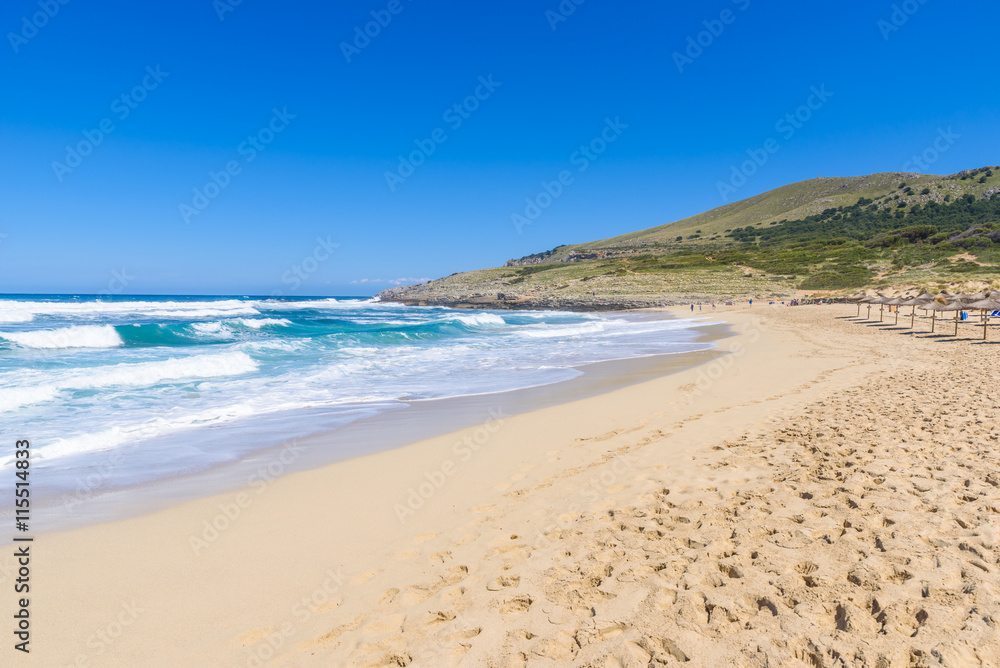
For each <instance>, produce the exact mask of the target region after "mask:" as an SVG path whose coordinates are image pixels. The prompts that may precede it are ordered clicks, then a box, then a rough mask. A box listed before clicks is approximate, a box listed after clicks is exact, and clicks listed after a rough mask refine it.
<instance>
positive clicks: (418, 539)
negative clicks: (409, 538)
mask: <svg viewBox="0 0 1000 668" xmlns="http://www.w3.org/2000/svg"><path fill="white" fill-rule="evenodd" d="M440 535H441V534H439V533H437V532H434V531H432V532H430V533H422V534H420V535H419V536H414V538H413V542H414V543H426V542H427V541H429V540H432V539H434V538H437V537H438V536H440Z"/></svg>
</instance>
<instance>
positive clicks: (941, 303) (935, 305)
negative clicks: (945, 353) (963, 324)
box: [920, 296, 963, 336]
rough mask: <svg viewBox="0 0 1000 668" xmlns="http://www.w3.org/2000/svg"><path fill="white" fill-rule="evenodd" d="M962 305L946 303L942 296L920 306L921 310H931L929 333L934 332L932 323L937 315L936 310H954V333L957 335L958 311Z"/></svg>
mask: <svg viewBox="0 0 1000 668" xmlns="http://www.w3.org/2000/svg"><path fill="white" fill-rule="evenodd" d="M962 308H963V306H962V305H961V304H956V303H950V304H949V303H948V301H947V300H946V299H944V298H943V297H940V296H938V297H935V298H934V301H932V302H928V303H926V304H924V305H923V306H921V307H920V310H922V311H931V333H932V334H933V333H934V323H935V316H937V313H938V311H942V312H943V311H955V335H956V336H957V335H958V312H959V311H961V310H962Z"/></svg>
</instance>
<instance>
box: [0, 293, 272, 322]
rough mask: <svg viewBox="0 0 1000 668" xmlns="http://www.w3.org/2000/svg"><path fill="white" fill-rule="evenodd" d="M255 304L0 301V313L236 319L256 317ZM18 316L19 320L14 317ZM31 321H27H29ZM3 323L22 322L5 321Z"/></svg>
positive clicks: (223, 301) (227, 302)
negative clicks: (239, 317)
mask: <svg viewBox="0 0 1000 668" xmlns="http://www.w3.org/2000/svg"><path fill="white" fill-rule="evenodd" d="M254 304H255V302H244V301H240V300H237V299H223V300H219V301H198V302H196V301H192V302H183V301H163V302H160V301H85V302H56V301H53V302H39V301H9V300H4V301H0V314H3V313H6V312H8V311H12V312H13V313H15V315H16V314H26V315H28V316H32V317H34V316H36V315H48V316H71V317H93V316H101V315H105V316H106V315H133V314H134V315H146V316H151V317H164V318H204V317H212V316H220V317H238V316H248V315H259V314H260V311H258V310H257V309H256V308H255V307H254ZM18 317H23V315H22V316H18ZM30 319H31V318H28V320H30ZM7 322H26V320H18V321H13V320H8V321H7Z"/></svg>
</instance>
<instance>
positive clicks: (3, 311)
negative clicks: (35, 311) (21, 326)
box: [0, 306, 35, 322]
mask: <svg viewBox="0 0 1000 668" xmlns="http://www.w3.org/2000/svg"><path fill="white" fill-rule="evenodd" d="M34 319H35V316H34V315H32V314H31V313H30V312H28V311H24V310H22V309H19V308H11V307H9V306H0V322H31V321H32V320H34Z"/></svg>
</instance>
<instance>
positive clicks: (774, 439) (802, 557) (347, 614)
mask: <svg viewBox="0 0 1000 668" xmlns="http://www.w3.org/2000/svg"><path fill="white" fill-rule="evenodd" d="M852 315H853V308H852V307H844V306H839V307H803V308H794V309H792V308H788V309H778V308H775V309H769V308H766V307H765V308H760V309H754V311H753V312H750V310H749V309H746V308H744V309H739V310H737V309H734V310H731V311H729V312H724V313H716V314H714V317H716V318H719V319H725V320H726V321H727V322H728V323H729V324H730V326H731V327H732V328H733V334H732V336H730V337H728V338H726V339H723V340H721V341H720V347H721V348H724V349H725V350H727V351H728V352H729V353H730V354H729V355H723V356H720V357H717V358H716V359H713V360H712V361H709V362H706V363H705V364H702V365H699V366H695V367H692V368H688V369H685V370H682V371H678V372H677V373H675V374H671V375H667V376H660V377H656V378H652V379H648V380H644V381H642V382H639V383H635V384H632V385H629V386H626V387H621V388H618V389H615V390H612V391H610V392H607V393H604V394H600V395H596V396H591V397H587V398H582V399H578V400H575V401H569V402H566V403H561V404H557V405H553V406H549V407H545V408H541V409H539V410H535V411H532V412H528V413H525V414H521V415H517V416H513V417H509V418H502V422H501V421H499V420H494V421H492V422H491V421H489V420H487V421H484V422H482V423H481V424H480V425H478V426H476V427H473V428H467V429H462V430H460V431H458V432H455V433H452V434H446V435H442V436H438V437H434V438H431V439H428V440H425V441H421V442H418V443H413V444H410V445H407V446H405V447H402V448H398V449H394V450H390V451H384V452H379V453H375V454H371V455H366V456H364V457H358V458H355V459H351V460H347V461H344V462H340V463H336V464H332V465H329V466H325V467H322V468H318V469H312V470H308V471H304V472H301V473H295V474H291V475H288V476H285V477H282V478H279V479H277V480H275V481H273V482H271V483H269V484H267V485H265V486H264V487H263V488H262V489H261V490H260V492H259V493H257V491H256V490H252V491H248V492H246V493H244V495H243V496H242V497H241V495H240V494H238V493H230V494H223V495H219V496H216V497H211V498H205V499H198V500H194V501H189V502H185V503H182V504H179V505H177V506H174V507H171V508H169V509H166V510H163V511H158V512H154V513H152V514H149V515H146V516H143V517H138V518H132V519H127V520H119V521H115V522H109V523H105V524H100V525H94V526H89V527H86V528H82V529H77V530H73V531H67V532H60V533H53V534H46V535H42V536H39V537H38V539H37V540H36V542H35V543H34V544H33V546H32V549H33V550H35V553H34V554H33V565H34V566H36V567H37V569H38V570H37V572H38V573H39V576H38V581H37V590H36V587H35V585H36V583H35V582H33V592H34V593H35V600H34V601H33V605H34V606H36V607H35V608H34V610H39V611H44V615H43V614H39V616H38V618H37V621H36V622H35V626H34V627H33V629H34V630H35V634H34V636H33V640H35V642H36V643H37V654H36V658H37V659H39V660H41V661H43V662H44V663H45V665H71V664H72V663H74V662H76V665H112V666H118V665H123V666H124V665H138V664H141V665H155V666H159V665H163V666H175V665H195V666H200V665H206V666H207V665H226V666H263V665H267V666H292V665H294V666H312V665H315V666H327V665H352V666H353V665H357V666H397V665H413V666H435V667H437V666H448V665H517V666H521V665H536V664H537V665H567V664H570V663H572V664H573V665H601V666H622V667H625V666H632V665H647V664H648V663H649V662H650V661H652V660H653V658H656V659H657V660H658V661H660V662H661V663H666V664H668V665H669V663H670V662H671V661H675V660H676V661H681V660H683V659H681V658H680V657H685V658H687V659H691V663H690V665H692V666H714V665H746V666H750V665H762V663H761V662H768V661H769V662H770V663H771V664H772V665H786V664H789V663H793V662H794V661H795V660H799V661H803V660H805V661H809V660H812V661H814V662H815V660H820V661H825V658H824V657H826V656H827V655H829V653H830V652H831V651H836V652H837V653H838V654H839V655H840V656H864V657H865V658H864V661H863V663H864V665H876V663H877V662H882V664H880V665H887V666H893V667H894V666H896V665H907V663H906V661H909V659H910V657H911V656H913V654H912V652H914V651H917V652H920V653H921V654H922V655H929V654H930V653H931V652H932V651H934V652H937V653H939V654H940V655H941V656H948V657H952V658H951V659H950V660H949V661H948V663H956V664H959V665H961V661H960V660H958V659H955V658H954V657H961V656H964V655H963V652H964V653H966V654H968V652H973V654H972V655H971V656H973V657H975V656H980V657H991V656H993V655H990V654H989V652H991V651H993V650H994V649H997V651H998V652H1000V649H998V648H997V644H998V643H997V637H998V636H997V633H996V629H995V628H994V627H991V626H990V623H989V622H988V621H987V622H984V621H983V619H984V616H985V617H986V618H989V617H990V615H993V618H1000V609H997V608H998V603H997V601H996V599H995V597H994V596H993V595H992V592H993V591H996V590H998V589H997V587H998V586H1000V581H997V578H998V576H997V575H996V574H995V573H994V569H993V568H992V566H991V565H990V564H992V563H993V562H994V561H996V556H997V554H996V552H995V550H996V549H997V547H996V545H995V541H993V538H991V537H990V535H988V532H985V533H984V530H983V529H981V528H979V527H983V526H987V525H988V523H989V518H990V517H993V518H995V514H994V515H990V512H993V513H996V512H1000V500H998V499H997V498H996V494H995V491H991V490H994V489H995V482H996V481H995V470H996V464H997V461H995V460H997V459H998V458H1000V454H998V453H997V452H996V450H995V447H994V445H992V444H990V443H989V441H991V440H995V439H996V438H997V437H1000V432H997V430H996V429H995V428H992V427H991V426H990V424H991V423H989V422H988V421H983V420H981V421H980V422H978V423H977V422H975V421H971V420H969V419H966V418H963V417H960V416H962V415H963V414H965V413H967V412H968V411H972V414H974V415H978V414H980V413H982V412H983V411H989V410H993V411H994V412H995V406H993V407H992V408H990V406H991V404H990V401H991V400H992V399H991V396H990V395H989V390H988V389H986V387H987V380H988V379H987V378H981V377H980V376H976V377H974V378H971V377H965V378H961V379H955V378H954V374H952V373H951V368H952V365H950V364H947V363H946V360H950V361H952V362H953V363H954V362H958V363H962V364H964V363H966V362H971V361H973V360H980V361H981V363H985V362H982V360H983V359H984V358H983V355H984V353H983V351H987V354H988V355H990V357H989V359H988V360H987V361H988V363H989V364H990V365H992V366H990V368H991V369H993V368H996V366H997V359H996V357H997V356H996V354H995V353H993V352H991V351H993V350H996V349H995V348H983V349H978V347H976V346H964V347H963V345H961V344H959V345H954V344H953V343H952V342H951V341H946V340H944V339H940V338H932V337H926V336H917V337H904V336H900V335H899V333H898V332H894V331H887V330H885V329H882V328H876V327H867V326H864V325H862V324H860V323H859V322H856V321H855V320H854V319H853V318H851V317H850V316H852ZM920 334H924V333H920ZM966 348H967V349H968V350H966ZM956 402H957V403H956ZM942 410H943V411H945V413H944V416H943V417H936V416H938V413H939V412H940V411H942ZM920 411H923V414H924V415H928V414H929V415H930V416H934V417H935V419H936V420H940V423H939V422H937V421H935V422H932V423H930V425H931V426H927V425H928V423H926V422H925V421H924V420H923V419H921V414H920ZM949 415H951V416H955V418H957V419H954V420H953V419H951V418H949V417H948V416H949ZM887 420H889V422H886V421H887ZM939 424H940V425H941V426H940V431H939V430H938V425H939ZM922 425H923V426H922ZM928 430H930V431H928ZM920 439H924V440H923V442H922V443H921V442H920ZM473 446H476V447H473ZM928 460H930V461H928ZM930 464H934V465H935V466H936V467H937V468H936V469H935V470H931V469H930V468H928V466H929V465H930ZM991 471H992V473H990V472H991ZM990 475H993V476H994V478H990V477H989V476H990ZM984 476H985V480H984V479H983V477H984ZM963 480H965V481H966V482H964V483H963ZM990 480H993V481H994V482H990ZM427 485H429V487H428V486H427ZM990 485H994V487H991V486H990ZM421 486H424V487H423V489H424V491H425V492H427V493H426V494H423V495H421V496H423V497H424V498H423V499H422V501H413V503H412V504H411V503H410V499H408V496H409V492H410V491H413V490H419V489H420V487H421ZM418 493H419V492H418ZM991 494H992V496H990V495H991ZM866 499H868V500H866ZM991 499H992V501H991ZM984 504H985V505H984ZM990 504H993V505H990ZM400 508H403V509H407V508H408V509H409V510H412V514H410V513H406V512H404V513H400V512H399V509H400ZM990 508H995V510H993V511H990ZM954 518H958V520H961V522H957V521H956V520H955V519H954ZM984 523H985V524H984ZM894 526H895V527H896V528H893V527H894ZM899 527H905V530H904V531H899V530H898V529H899ZM824 536H825V537H826V538H824ZM925 539H926V540H925ZM960 544H961V545H965V546H966V548H968V549H966V548H961V549H960V547H959V545H960ZM970 550H973V551H970ZM859 554H860V555H863V556H859ZM935 559H936V560H937V563H939V564H940V565H939V566H937V567H935V566H934V563H935ZM970 560H972V561H970ZM975 561H978V562H981V563H983V565H984V566H986V569H985V570H983V569H981V568H975V567H973V565H974V564H973V563H972V562H975ZM967 564H968V566H967ZM5 566H6V565H5V564H4V562H3V559H2V558H0V569H2V568H4V567H5ZM960 571H961V573H960ZM922 591H923V593H921V592H922ZM956 597H957V598H956ZM873 598H874V599H875V600H877V603H878V605H877V606H875V605H873V604H872V599H873ZM67 600H68V601H73V602H77V603H79V605H71V606H60V607H59V608H56V607H55V606H54V604H52V602H53V601H67ZM949 601H950V603H949ZM956 602H960V603H956ZM7 604H8V603H7V602H6V601H5V602H4V605H7ZM123 606H132V608H133V609H135V610H137V611H138V612H137V613H136V615H135V617H134V619H133V618H129V619H128V624H124V623H122V624H120V625H119V627H118V632H117V633H116V634H115V637H114V638H113V639H112V640H111V641H110V642H108V643H106V644H100V647H99V650H100V651H99V654H98V650H97V649H94V641H93V637H94V636H93V634H94V633H95V632H96V631H98V630H101V629H105V628H107V626H108V624H109V623H115V620H117V619H120V618H121V615H122V610H123ZM872 610H876V611H877V612H871V611H872ZM968 610H972V611H973V613H975V614H972V613H969V614H966V613H965V612H963V611H968ZM977 610H978V611H979V612H978V613H977V612H975V611H977ZM182 611H183V612H182ZM876 618H878V619H881V620H882V621H876ZM977 620H978V621H977ZM925 621H926V622H927V623H926V624H925V623H924V622H925ZM878 628H881V629H882V631H881V632H879V631H878ZM88 641H90V643H91V644H89V645H88ZM952 641H954V642H952ZM959 641H961V643H962V644H960V645H959V644H956V643H958V642H959ZM949 643H950V644H949ZM32 651H33V653H34V652H36V646H35V644H34V643H33V647H32ZM996 656H997V657H1000V653H998V654H996ZM671 657H672V658H671ZM810 657H814V658H812V659H811V658H810ZM91 661H93V664H91V663H90V662H91ZM755 662H756V663H755ZM985 662H986V663H989V661H988V660H987V661H985ZM967 663H968V662H967ZM994 663H995V662H994Z"/></svg>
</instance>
